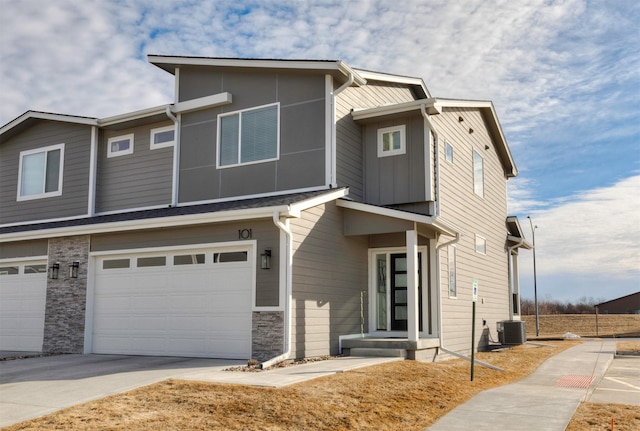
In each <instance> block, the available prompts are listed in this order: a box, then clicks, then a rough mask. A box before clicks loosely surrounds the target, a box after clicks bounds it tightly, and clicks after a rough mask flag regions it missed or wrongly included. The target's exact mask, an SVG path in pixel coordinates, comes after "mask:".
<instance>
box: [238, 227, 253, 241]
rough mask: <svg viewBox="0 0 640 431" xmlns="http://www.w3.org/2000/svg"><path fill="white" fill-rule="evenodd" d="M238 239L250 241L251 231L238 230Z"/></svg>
mask: <svg viewBox="0 0 640 431" xmlns="http://www.w3.org/2000/svg"><path fill="white" fill-rule="evenodd" d="M238 238H240V239H251V229H239V230H238Z"/></svg>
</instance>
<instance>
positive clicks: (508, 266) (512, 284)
mask: <svg viewBox="0 0 640 431" xmlns="http://www.w3.org/2000/svg"><path fill="white" fill-rule="evenodd" d="M522 244H524V238H520V242H519V243H517V244H516V245H514V246H512V247H507V250H508V253H507V259H508V260H507V268H508V271H507V274H508V275H509V293H510V294H511V295H510V296H511V298H509V305H510V307H509V320H513V305H514V304H513V294H514V293H515V291H514V288H515V285H514V282H513V274H512V272H513V268H512V266H513V263H512V262H511V259H512V258H511V252H512V251H513V250H515V249H516V248H518V247H520V246H521V245H522Z"/></svg>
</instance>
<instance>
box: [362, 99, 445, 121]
mask: <svg viewBox="0 0 640 431" xmlns="http://www.w3.org/2000/svg"><path fill="white" fill-rule="evenodd" d="M422 106H424V107H425V108H426V109H427V113H428V114H429V115H436V114H441V113H442V107H441V105H440V103H439V101H438V99H433V98H432V99H420V100H413V101H411V102H405V103H397V104H393V105H384V106H377V107H375V108H366V109H354V110H353V112H352V113H351V116H352V117H353V119H354V120H355V121H358V120H365V119H367V118H376V117H381V116H385V115H391V114H400V113H403V112H409V111H416V110H419V109H422Z"/></svg>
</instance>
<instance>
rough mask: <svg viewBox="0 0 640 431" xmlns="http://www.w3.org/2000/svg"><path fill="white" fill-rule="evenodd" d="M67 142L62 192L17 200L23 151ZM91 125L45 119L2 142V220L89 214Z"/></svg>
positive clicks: (0, 188) (14, 220)
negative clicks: (44, 196) (60, 193)
mask: <svg viewBox="0 0 640 431" xmlns="http://www.w3.org/2000/svg"><path fill="white" fill-rule="evenodd" d="M57 144H65V148H64V165H63V169H64V172H63V180H62V195H61V196H53V197H47V198H42V199H33V200H27V201H20V202H18V201H17V192H18V169H19V164H20V152H21V151H27V150H33V149H37V148H44V147H48V146H50V145H57ZM90 152H91V127H90V126H85V125H78V124H69V123H62V122H56V121H46V120H41V121H38V122H36V123H35V124H34V125H33V126H32V127H30V128H28V129H26V130H25V131H23V132H22V133H19V134H17V135H14V136H12V137H11V138H9V139H8V140H6V141H5V140H3V141H2V142H1V143H0V224H4V223H17V222H25V221H34V220H46V219H55V218H63V217H72V216H80V215H84V214H87V206H88V200H87V199H88V192H89V158H90Z"/></svg>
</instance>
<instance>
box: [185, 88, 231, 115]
mask: <svg viewBox="0 0 640 431" xmlns="http://www.w3.org/2000/svg"><path fill="white" fill-rule="evenodd" d="M232 101H233V97H232V96H231V93H228V92H224V93H219V94H213V95H211V96H205V97H199V98H197V99H191V100H187V101H184V102H180V103H176V104H175V106H174V108H173V112H174V113H176V114H184V113H187V112H192V111H197V110H200V109H206V108H213V107H216V106H221V105H228V104H230V103H231V102H232Z"/></svg>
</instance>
